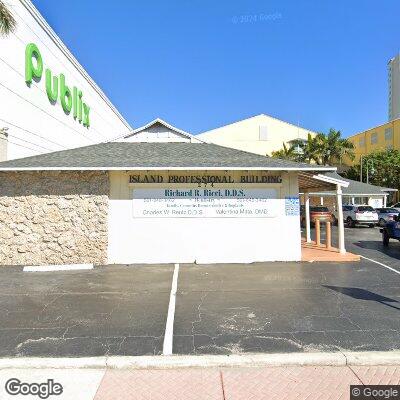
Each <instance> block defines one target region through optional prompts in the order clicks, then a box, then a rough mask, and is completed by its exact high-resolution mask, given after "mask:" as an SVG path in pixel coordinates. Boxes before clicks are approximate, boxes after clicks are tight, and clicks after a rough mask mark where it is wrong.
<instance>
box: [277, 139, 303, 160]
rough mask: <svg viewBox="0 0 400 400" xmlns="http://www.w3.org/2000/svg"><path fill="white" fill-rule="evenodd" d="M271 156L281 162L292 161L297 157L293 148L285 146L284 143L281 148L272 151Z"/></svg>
mask: <svg viewBox="0 0 400 400" xmlns="http://www.w3.org/2000/svg"><path fill="white" fill-rule="evenodd" d="M271 156H272V157H274V158H280V159H282V160H294V159H295V158H296V156H297V155H296V152H295V147H294V146H286V143H283V148H282V149H280V150H277V151H273V152H272V154H271Z"/></svg>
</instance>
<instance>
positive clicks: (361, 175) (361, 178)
mask: <svg viewBox="0 0 400 400" xmlns="http://www.w3.org/2000/svg"><path fill="white" fill-rule="evenodd" d="M363 158H364V156H363V154H361V156H360V182H362V181H363ZM370 163H371V174H373V173H374V172H375V169H374V162H373V160H369V159H368V158H367V160H366V167H367V183H369V164H370Z"/></svg>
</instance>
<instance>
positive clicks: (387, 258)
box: [303, 226, 400, 271]
mask: <svg viewBox="0 0 400 400" xmlns="http://www.w3.org/2000/svg"><path fill="white" fill-rule="evenodd" d="M344 234H345V240H346V250H348V251H350V252H352V253H354V254H360V255H361V256H364V257H368V258H371V259H373V260H376V261H379V262H382V263H384V264H386V265H388V266H390V267H393V268H395V269H397V270H399V271H400V242H399V241H397V240H393V239H392V240H390V243H389V246H388V247H384V246H383V244H382V235H381V233H380V232H379V227H375V228H368V227H364V226H357V227H355V228H347V227H345V233H344ZM303 235H304V233H303ZM321 236H322V240H323V241H324V238H325V229H324V226H323V227H322V228H321ZM337 236H338V233H337V227H336V226H334V227H333V228H332V243H333V245H334V246H336V247H337ZM311 238H312V239H314V238H315V231H314V229H311Z"/></svg>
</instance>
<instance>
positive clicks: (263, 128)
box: [259, 125, 268, 140]
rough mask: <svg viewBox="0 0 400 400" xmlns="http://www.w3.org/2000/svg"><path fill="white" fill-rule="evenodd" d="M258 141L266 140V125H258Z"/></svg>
mask: <svg viewBox="0 0 400 400" xmlns="http://www.w3.org/2000/svg"><path fill="white" fill-rule="evenodd" d="M259 139H260V140H268V128H267V126H266V125H260V128H259Z"/></svg>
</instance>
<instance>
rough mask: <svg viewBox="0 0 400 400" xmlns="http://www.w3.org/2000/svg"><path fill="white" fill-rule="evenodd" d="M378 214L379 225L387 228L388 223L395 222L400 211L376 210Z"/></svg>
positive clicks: (393, 209)
mask: <svg viewBox="0 0 400 400" xmlns="http://www.w3.org/2000/svg"><path fill="white" fill-rule="evenodd" d="M375 210H376V212H377V213H378V225H379V226H385V225H386V223H387V222H388V221H393V220H394V217H397V216H398V215H399V211H398V210H397V209H396V208H392V207H386V208H375Z"/></svg>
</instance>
